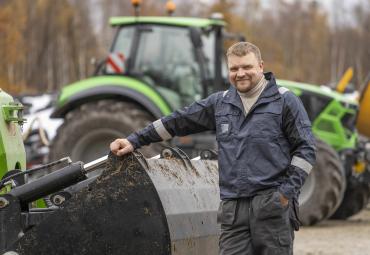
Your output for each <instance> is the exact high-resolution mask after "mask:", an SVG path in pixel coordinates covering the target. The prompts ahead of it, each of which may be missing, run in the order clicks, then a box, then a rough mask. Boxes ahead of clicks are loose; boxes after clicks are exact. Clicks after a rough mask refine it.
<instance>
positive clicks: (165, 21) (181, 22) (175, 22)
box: [109, 17, 226, 27]
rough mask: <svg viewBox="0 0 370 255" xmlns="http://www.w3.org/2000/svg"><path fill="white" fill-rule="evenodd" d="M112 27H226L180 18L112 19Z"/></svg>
mask: <svg viewBox="0 0 370 255" xmlns="http://www.w3.org/2000/svg"><path fill="white" fill-rule="evenodd" d="M109 23H110V24H111V25H112V26H122V25H130V24H137V23H143V24H144V23H150V24H161V25H170V26H185V27H209V26H226V22H224V21H222V20H217V19H200V18H181V17H112V18H110V20H109Z"/></svg>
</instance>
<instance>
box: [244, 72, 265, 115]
mask: <svg viewBox="0 0 370 255" xmlns="http://www.w3.org/2000/svg"><path fill="white" fill-rule="evenodd" d="M267 83H268V82H267V80H266V79H265V76H264V75H262V78H261V80H260V81H259V82H258V84H257V85H256V86H255V87H254V88H253V89H251V90H250V91H248V92H245V93H242V92H239V91H238V94H239V96H240V99H241V100H242V103H243V106H244V115H245V116H247V114H248V112H249V111H250V109H251V108H252V106H253V105H254V103H255V102H256V101H257V99H258V97H259V96H260V95H261V93H262V91H263V90H264V89H265V87H266V85H267Z"/></svg>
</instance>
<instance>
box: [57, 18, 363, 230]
mask: <svg viewBox="0 0 370 255" xmlns="http://www.w3.org/2000/svg"><path fill="white" fill-rule="evenodd" d="M110 23H111V25H112V26H113V27H115V28H116V29H117V33H116V36H115V39H114V41H113V44H112V46H111V50H110V55H109V56H108V58H107V59H106V60H105V61H103V62H102V63H101V64H99V65H98V67H97V70H96V72H95V74H94V75H93V76H92V77H91V78H88V79H86V80H82V81H78V82H76V83H73V84H71V85H68V86H66V87H64V88H63V90H62V91H61V93H60V95H59V99H58V103H57V106H56V109H55V112H54V113H53V115H52V117H54V118H64V123H63V124H62V125H61V126H60V127H59V129H58V131H57V135H56V137H55V138H54V140H53V142H52V145H51V147H50V159H52V160H56V159H59V158H62V157H65V156H66V155H69V156H70V157H71V159H72V160H73V161H77V160H81V161H83V162H89V161H91V160H94V159H96V158H99V157H101V156H103V155H106V154H107V152H108V145H109V143H110V142H111V141H112V140H114V139H115V138H117V137H124V136H127V135H128V134H130V133H131V132H135V131H136V130H138V129H140V128H143V127H145V126H146V125H147V124H149V123H150V122H152V121H154V120H156V119H158V118H160V117H161V116H164V115H166V114H169V113H170V112H172V111H173V110H175V109H178V108H181V107H183V106H185V105H187V104H189V103H191V102H193V101H195V100H199V99H201V98H204V97H206V96H208V95H209V94H211V93H213V92H215V91H219V90H225V89H227V87H228V86H229V84H228V83H227V79H226V77H227V69H226V64H225V60H224V49H223V45H224V42H225V40H227V39H233V40H235V39H238V40H241V39H242V37H240V36H238V35H232V34H229V33H227V32H225V29H224V27H225V25H226V23H225V22H224V21H223V20H222V19H219V18H218V19H216V18H210V19H200V18H180V17H114V18H111V20H110ZM278 84H280V85H282V86H285V87H287V88H289V89H291V90H292V91H293V92H294V93H296V94H297V95H298V96H300V97H301V99H302V101H303V103H304V105H305V107H306V109H307V111H308V114H309V116H310V118H311V120H312V123H313V130H314V133H315V135H316V137H317V138H318V146H317V147H318V161H317V164H316V166H315V168H314V170H313V171H312V174H311V175H310V176H309V178H308V180H307V182H306V184H305V186H304V188H303V191H302V194H301V196H300V205H301V213H300V214H301V220H302V222H303V223H304V224H306V225H310V224H314V223H316V222H319V221H321V220H323V219H326V218H329V217H330V216H332V215H333V214H334V213H336V214H335V215H342V214H341V212H340V211H345V212H346V213H345V216H343V215H342V218H346V217H349V216H351V215H352V214H354V213H356V212H357V211H358V210H359V209H362V208H363V207H364V206H365V204H366V203H365V200H364V199H362V200H361V202H357V200H356V201H355V199H348V201H347V199H344V200H343V197H344V194H345V191H346V188H347V190H349V189H355V190H357V186H358V181H357V180H358V179H361V180H364V181H363V182H364V183H366V185H365V186H367V183H368V180H367V179H366V178H363V177H362V176H363V175H364V174H365V173H367V171H366V169H361V170H360V171H357V172H354V170H353V167H354V166H355V165H356V164H358V163H361V162H363V159H362V158H361V157H362V156H361V155H363V150H361V149H359V147H358V141H357V140H358V139H357V133H356V131H355V119H356V113H357V110H358V104H357V103H356V102H355V101H352V100H348V99H346V98H345V97H344V96H343V95H341V94H338V93H336V92H328V91H326V90H324V89H322V88H320V87H317V86H313V85H308V84H299V83H294V82H290V81H278ZM166 145H167V146H168V145H170V146H176V147H179V148H181V149H182V150H183V151H185V152H186V153H187V154H188V155H190V156H191V157H193V156H195V155H197V154H198V152H199V151H201V150H203V149H209V148H215V147H216V143H215V139H214V134H212V133H202V134H201V135H192V136H187V137H181V138H176V139H173V140H172V141H171V142H169V143H162V144H155V145H152V146H150V147H147V148H144V149H143V150H142V152H143V153H144V155H146V156H154V155H157V154H159V152H160V150H161V149H162V148H163V146H166ZM353 176H355V177H353ZM353 178H354V180H355V181H354V182H353V184H351V182H350V180H352V179H353ZM365 190H366V191H363V192H362V191H361V192H360V194H361V195H360V196H361V197H363V196H365V197H366V202H367V197H368V193H369V192H368V190H367V189H365ZM364 192H365V193H366V194H364ZM351 194H352V192H351ZM339 206H340V207H339ZM338 208H339V209H338ZM351 208H358V209H355V210H351ZM338 210H339V211H338Z"/></svg>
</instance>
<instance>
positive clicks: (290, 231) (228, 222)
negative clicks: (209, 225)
mask: <svg viewBox="0 0 370 255" xmlns="http://www.w3.org/2000/svg"><path fill="white" fill-rule="evenodd" d="M297 210H298V203H297V202H296V200H294V201H293V200H292V201H289V204H288V205H287V206H283V205H282V204H281V202H280V193H279V192H278V191H276V190H267V191H264V192H261V193H259V194H257V195H256V196H254V197H250V198H238V199H234V200H223V201H221V203H220V208H219V210H218V215H217V221H218V223H220V224H221V235H220V240H219V247H220V255H247V254H248V255H273V254H276V255H285V254H286V255H290V254H293V240H294V230H298V228H299V219H298V211H297Z"/></svg>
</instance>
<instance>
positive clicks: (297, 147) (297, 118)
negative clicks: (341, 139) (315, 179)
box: [279, 91, 316, 199]
mask: <svg viewBox="0 0 370 255" xmlns="http://www.w3.org/2000/svg"><path fill="white" fill-rule="evenodd" d="M283 96H284V98H285V104H284V109H283V119H282V120H283V126H282V128H283V131H284V134H285V136H286V138H287V139H288V141H289V144H290V155H291V158H292V159H291V162H290V165H289V166H288V168H287V172H286V173H287V176H288V178H287V180H286V181H285V182H284V183H283V184H282V185H281V186H280V187H279V192H280V193H281V194H282V195H283V196H284V197H285V198H287V199H291V198H293V197H294V196H296V195H297V194H299V191H300V189H301V187H302V186H303V184H304V182H305V180H306V178H307V176H308V175H309V173H310V171H311V170H312V167H313V165H314V164H315V161H316V156H315V151H316V148H315V143H316V142H315V138H314V136H313V134H312V130H311V122H310V120H309V119H308V116H307V112H306V110H305V109H304V107H303V104H302V102H301V100H300V99H299V98H298V97H297V96H295V95H294V94H293V93H292V92H290V91H288V92H286V93H284V94H283Z"/></svg>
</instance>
